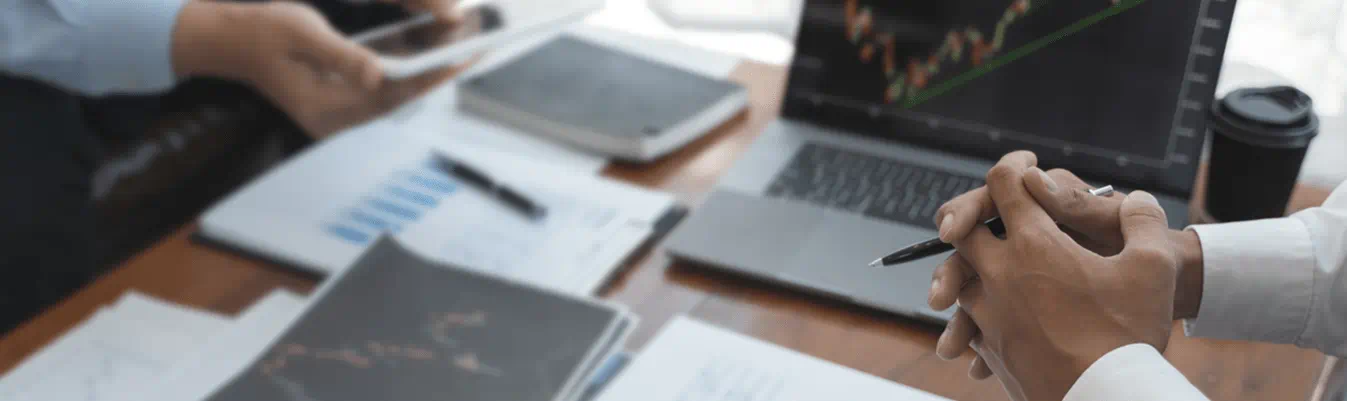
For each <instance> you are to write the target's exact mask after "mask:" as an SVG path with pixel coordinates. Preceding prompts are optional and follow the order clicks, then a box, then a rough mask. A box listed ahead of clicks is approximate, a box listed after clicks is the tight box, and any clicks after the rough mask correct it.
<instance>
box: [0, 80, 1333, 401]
mask: <svg viewBox="0 0 1347 401" xmlns="http://www.w3.org/2000/svg"><path fill="white" fill-rule="evenodd" d="M733 78H734V79H735V80H736V81H738V82H741V83H743V84H745V85H747V86H748V87H749V88H750V91H751V93H752V100H751V105H752V106H751V109H750V111H749V112H748V113H747V115H745V116H742V117H741V118H739V119H737V120H736V121H734V122H732V123H730V124H727V125H726V126H724V127H721V128H720V129H719V130H717V132H715V133H713V134H712V135H709V136H708V137H707V138H704V139H702V140H700V141H698V142H696V143H694V144H693V145H691V146H690V147H688V148H687V149H684V150H682V151H680V152H678V153H677V154H675V155H673V156H672V157H670V158H669V159H668V160H665V161H662V162H660V163H659V164H657V165H655V166H651V167H635V166H622V165H618V166H613V167H610V168H609V169H608V170H607V171H606V172H605V174H606V175H607V176H610V177H615V178H619V179H623V180H628V181H631V182H635V183H638V184H640V185H644V186H646V187H650V188H658V189H661V190H665V191H669V192H672V193H675V194H677V196H678V198H679V199H680V200H681V201H683V202H687V203H689V204H697V203H699V202H700V201H701V200H702V197H703V196H704V195H705V194H706V193H707V191H708V189H710V188H711V187H712V186H713V185H714V183H715V180H716V178H717V177H718V176H719V175H720V174H721V173H722V172H724V171H725V169H726V168H727V167H728V166H729V165H730V164H731V163H732V162H733V161H734V159H735V158H736V156H738V155H739V154H740V153H741V152H742V151H743V150H744V149H745V147H746V146H748V145H749V143H751V142H752V141H753V139H754V138H755V137H756V136H757V134H758V133H759V132H761V131H762V129H763V127H765V126H766V124H767V123H768V122H769V121H771V120H772V119H774V118H775V116H776V115H777V110H778V109H779V105H780V99H781V96H782V94H783V92H784V80H785V71H784V70H783V69H782V68H779V67H771V66H766V65H760V64H752V63H746V64H743V65H741V66H739V67H738V68H737V69H736V70H735V71H734V73H733ZM1327 193H1328V191H1325V190H1323V189H1315V188H1302V189H1298V190H1297V196H1296V199H1295V203H1296V206H1295V208H1297V209H1298V208H1303V207H1305V206H1308V205H1315V204H1318V203H1321V202H1322V201H1323V199H1324V198H1325V197H1326V196H1327ZM193 230H194V226H192V225H188V226H186V227H183V228H182V229H181V230H180V231H178V232H177V233H176V234H174V235H172V236H170V237H168V238H165V239H164V240H163V241H162V242H160V243H159V244H158V245H157V246H155V247H153V248H152V249H149V250H147V251H146V252H144V253H142V254H141V255H139V256H137V257H136V258H134V259H132V260H131V261H129V262H128V263H127V264H125V265H124V266H121V267H120V268H118V269H116V270H115V271H113V272H111V273H109V274H108V275H107V276H105V277H103V278H101V279H100V280H98V281H97V282H95V283H93V284H91V285H90V286H89V287H87V288H85V289H83V290H81V291H80V292H78V293H77V294H75V295H74V296H73V297H71V298H69V299H67V300H65V301H64V302H62V303H60V304H58V305H56V306H54V307H53V308H51V309H50V310H48V311H46V312H44V313H43V314H42V315H40V316H39V317H37V318H36V319H34V320H33V321H30V322H28V323H27V324H25V325H24V326H22V327H20V328H19V329H17V330H15V331H14V332H12V333H10V334H9V335H8V336H7V337H5V338H4V339H3V340H0V372H5V371H8V370H9V369H11V368H12V367H13V366H15V365H16V364H17V363H19V362H20V361H21V360H22V358H24V357H25V356H27V355H29V354H31V353H32V352H34V351H36V350H37V349H38V348H40V347H41V346H43V345H44V344H46V343H48V342H49V341H51V340H53V339H55V338H56V337H58V336H59V335H60V334H61V333H63V332H65V331H66V330H67V329H69V328H71V327H73V326H74V325H75V324H76V323H78V322H79V321H80V320H82V319H84V318H86V317H88V316H90V315H91V314H92V313H93V312H94V311H95V310H96V309H97V308H98V307H99V306H100V305H104V304H108V303H110V302H112V301H114V300H115V299H116V298H117V297H118V296H120V294H122V293H123V292H124V291H126V290H128V289H136V290H140V291H143V292H145V293H148V294H151V295H154V296H157V297H161V298H164V299H168V300H171V301H175V302H179V303H183V304H186V305H191V306H196V307H202V308H206V309H210V310H214V311H217V312H221V313H227V314H234V313H237V312H238V311H239V310H241V309H242V308H243V307H244V306H246V305H248V304H251V303H252V302H253V301H254V300H256V299H259V298H260V297H261V296H262V295H264V294H266V293H268V292H270V291H271V290H273V289H275V288H289V289H293V290H297V291H300V292H307V291H309V290H310V289H312V288H313V286H314V283H315V281H314V280H313V279H312V278H309V277H305V276H303V275H300V274H297V273H293V272H290V271H286V270H281V269H277V268H273V267H271V266H268V265H266V264H264V263H260V262H258V261H255V260H252V259H247V258H244V257H241V256H237V255H234V254H230V253H226V252H223V251H219V250H216V249H214V248H209V247H206V246H202V245H197V244H194V243H192V242H191V241H190V240H189V235H190V233H191V232H192V231H193ZM629 266H630V267H629V268H628V269H626V270H625V271H623V272H622V273H620V274H619V275H618V277H617V278H615V279H614V281H613V283H612V284H611V285H609V286H608V288H607V289H606V290H605V291H603V295H604V296H605V297H607V298H609V299H613V300H616V301H619V302H622V303H625V304H627V305H629V306H630V307H631V308H632V310H633V311H635V312H636V313H638V314H640V315H641V317H642V321H641V326H640V328H639V330H638V331H637V332H636V333H635V334H634V336H633V337H632V338H631V341H630V343H629V347H630V348H633V349H636V348H639V347H641V346H642V345H643V344H644V343H645V342H646V341H647V340H649V339H650V337H651V335H652V334H654V333H655V332H656V331H657V330H658V329H659V328H660V327H662V326H663V325H664V323H665V322H666V321H667V320H668V319H669V318H670V317H672V316H674V315H676V314H689V315H691V316H695V317H697V318H700V319H704V320H707V321H710V322H713V323H715V324H718V325H721V326H724V327H727V328H730V329H733V330H737V331H740V332H744V333H749V334H751V335H753V336H756V337H758V338H761V339H764V340H766V341H770V342H774V343H777V344H781V345H783V346H786V347H789V348H793V349H796V350H800V351H802V352H805V353H807V354H810V355H814V356H817V357H821V358H823V359H826V360H830V361H834V362H837V363H840V364H842V365H846V366H849V367H852V368H855V369H859V370H861V371H864V372H867V373H870V374H874V375H877V376H881V377H885V378H888V379H890V380H893V381H896V382H899V383H903V384H907V385H910V386H913V387H916V388H920V389H923V390H926V391H930V392H933V393H935V394H939V395H942V396H945V397H949V398H953V399H956V400H1003V399H1006V397H1005V395H1004V393H1003V392H1002V390H1001V387H1000V385H999V384H998V383H997V382H996V381H995V380H987V381H981V382H977V381H973V380H970V379H968V376H967V375H966V372H967V367H968V364H969V362H971V360H972V358H971V357H968V356H965V357H964V358H963V359H962V360H959V361H955V362H946V361H942V360H940V358H938V357H936V356H935V354H934V352H933V350H934V348H935V341H936V337H937V336H938V334H939V331H938V330H937V329H934V328H931V327H929V326H922V325H918V324H914V323H912V322H911V321H908V320H905V319H902V318H897V317H895V316H892V315H887V314H883V313H878V312H873V311H869V310H864V309H861V308H856V307H852V306H849V305H845V304H841V303H837V302H831V301H824V300H820V299H818V298H816V297H812V296H806V295H803V294H800V293H796V292H792V291H787V290H783V289H780V288H776V287H771V286H767V285H763V284H759V283H756V282H752V281H748V280H743V279H738V278H734V277H729V276H726V275H722V274H713V273H710V272H707V271H704V270H699V269H696V268H690V267H686V266H680V265H678V264H674V263H672V262H671V261H670V260H669V258H668V257H667V256H665V255H664V254H663V252H662V251H660V250H659V249H658V248H656V249H653V250H646V251H644V252H642V253H641V254H640V255H638V256H636V257H635V258H633V260H631V261H630V262H629ZM1179 333H1180V334H1179V335H1177V336H1175V337H1174V340H1173V342H1174V343H1173V344H1172V345H1171V346H1170V347H1169V350H1170V351H1169V354H1170V355H1169V358H1170V360H1172V361H1173V362H1174V363H1175V364H1176V365H1177V366H1178V367H1179V369H1181V370H1182V371H1183V372H1184V373H1185V374H1187V375H1188V378H1189V379H1190V380H1192V381H1193V382H1194V383H1197V385H1198V386H1199V387H1201V388H1202V389H1203V391H1205V392H1206V393H1207V394H1208V395H1209V396H1211V397H1212V398H1214V399H1217V400H1278V401H1282V400H1297V399H1300V400H1303V399H1306V397H1307V396H1308V394H1309V393H1310V390H1311V387H1312V382H1313V381H1314V378H1315V376H1316V374H1317V373H1318V372H1319V369H1320V366H1321V364H1322V356H1320V355H1319V354H1317V353H1314V352H1310V351H1304V350H1299V349H1296V348H1294V347H1290V346H1274V345H1255V344H1248V343H1238V342H1221V341H1205V340H1194V339H1187V338H1184V337H1182V334H1181V332H1179Z"/></svg>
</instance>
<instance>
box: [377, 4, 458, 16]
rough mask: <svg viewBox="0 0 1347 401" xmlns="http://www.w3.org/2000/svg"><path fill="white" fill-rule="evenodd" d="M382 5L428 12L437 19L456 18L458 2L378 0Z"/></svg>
mask: <svg viewBox="0 0 1347 401" xmlns="http://www.w3.org/2000/svg"><path fill="white" fill-rule="evenodd" d="M379 1H382V2H384V3H394V4H401V5H402V6H403V7H406V8H407V9H408V10H413V11H421V12H428V13H431V14H432V15H434V16H435V17H437V18H441V19H451V18H453V17H456V7H457V6H458V0H379Z"/></svg>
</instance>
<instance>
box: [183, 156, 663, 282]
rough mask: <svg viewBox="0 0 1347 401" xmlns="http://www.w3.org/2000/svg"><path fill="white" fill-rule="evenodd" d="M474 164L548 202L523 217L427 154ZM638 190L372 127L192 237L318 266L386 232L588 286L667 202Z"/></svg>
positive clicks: (344, 262) (429, 250)
mask: <svg viewBox="0 0 1347 401" xmlns="http://www.w3.org/2000/svg"><path fill="white" fill-rule="evenodd" d="M437 153H438V154H439V155H444V156H448V157H450V158H451V159H455V160H457V161H462V162H465V163H467V164H470V165H472V166H474V167H476V168H477V169H479V170H482V171H484V172H485V173H486V174H489V175H491V176H492V178H493V179H494V180H496V181H499V182H503V183H504V184H505V185H507V186H509V187H511V188H514V189H517V190H519V191H520V192H523V193H524V194H526V195H527V196H529V197H530V198H532V199H533V200H534V201H536V202H537V203H539V204H541V205H543V206H544V207H545V208H547V210H548V213H547V216H546V218H545V219H543V220H541V221H531V220H527V219H525V218H524V217H523V216H522V215H521V214H520V213H518V212H517V211H515V210H513V209H511V208H509V207H508V206H506V205H505V204H503V203H502V202H500V201H499V200H497V199H493V198H491V197H489V196H488V195H486V194H484V193H483V192H482V191H480V190H479V189H477V188H475V187H474V186H472V185H467V184H465V183H463V182H461V181H459V180H458V179H456V178H455V177H454V176H451V175H449V174H446V173H445V172H443V171H440V169H438V168H436V167H435V166H434V164H433V161H434V158H435V156H436V154H437ZM675 206H676V205H675V204H674V199H673V197H672V196H671V195H668V194H664V193H659V192H653V191H649V190H644V189H641V188H637V187H634V186H630V185H626V184H623V183H620V182H617V181H613V180H607V179H603V178H599V177H595V176H590V175H587V174H580V173H576V172H574V171H569V170H565V169H557V168H554V167H553V166H549V165H548V164H545V163H541V162H539V161H536V160H533V159H529V158H525V157H519V156H516V155H511V154H507V153H501V152H499V151H495V150H492V149H489V148H474V147H470V146H465V145H462V144H456V143H455V142H453V141H452V140H450V139H447V138H433V137H426V138H410V137H395V136H394V133H391V132H379V131H377V130H368V131H356V132H349V133H346V134H343V135H341V136H338V137H336V138H331V139H329V140H327V141H324V142H323V143H321V144H318V145H316V146H314V147H313V148H310V149H308V150H307V151H305V152H304V153H303V154H300V155H298V156H296V157H295V158H293V159H292V160H290V161H288V162H287V163H285V164H284V165H282V166H280V167H278V168H276V169H274V170H272V171H271V172H269V173H268V174H267V175H265V176H264V177H262V178H261V179H259V180H257V181H256V182H253V183H251V184H249V185H248V186H246V187H244V188H243V189H242V190H240V191H239V192H237V193H235V194H232V195H231V196H230V197H229V198H227V199H225V200H224V201H223V202H221V203H220V204H218V205H216V206H214V207H212V208H211V210H209V211H207V212H206V214H205V216H204V217H203V218H202V220H201V234H202V235H203V236H204V237H206V238H209V239H211V240H214V241H217V242H221V243H224V244H226V245H229V246H231V247H233V248H238V249H241V250H243V251H246V252H249V253H253V254H255V255H258V256H262V257H264V258H267V259H272V260H276V261H280V262H282V263H285V264H288V265H291V266H293V267H298V268H300V269H305V270H310V271H313V272H317V273H322V274H327V273H335V272H337V271H338V270H339V269H341V268H343V267H345V266H349V265H350V264H351V263H352V262H354V261H355V259H356V257H357V256H358V255H359V254H361V253H362V252H363V251H364V250H365V249H366V248H367V247H368V246H369V244H370V243H372V242H373V240H374V239H375V238H377V237H378V236H379V235H382V234H393V235H396V236H397V237H398V238H399V240H401V241H403V242H404V243H406V244H407V245H408V246H409V247H411V248H412V249H414V250H416V251H417V252H418V253H421V254H423V255H427V256H429V257H433V258H436V259H438V260H440V261H443V262H446V263H453V264H457V265H462V266H466V267H470V268H474V269H478V270H480V271H487V272H493V273H497V274H502V275H506V276H509V277H512V278H516V279H519V280H523V281H526V282H531V283H537V284H542V285H548V286H551V287H554V288H558V289H561V290H563V291H568V292H572V293H575V294H584V295H588V294H592V293H593V292H594V291H595V290H597V289H598V288H599V286H600V285H601V284H602V283H603V282H605V281H606V279H607V277H608V276H609V275H610V273H611V272H612V271H613V270H614V269H615V268H617V267H618V266H620V264H621V263H620V262H621V261H622V260H624V259H625V258H626V256H627V255H629V254H630V253H631V252H632V251H634V250H635V249H636V248H638V247H639V246H640V244H642V243H643V242H644V241H645V240H646V239H647V238H648V237H650V236H651V234H652V233H654V231H655V229H656V227H657V226H659V225H660V222H661V221H662V220H663V219H664V218H666V215H668V214H669V213H671V212H674V211H675V210H676V207H675Z"/></svg>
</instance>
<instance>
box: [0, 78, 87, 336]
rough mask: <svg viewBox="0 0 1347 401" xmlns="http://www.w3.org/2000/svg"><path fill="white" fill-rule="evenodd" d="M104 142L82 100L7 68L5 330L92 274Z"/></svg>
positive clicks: (2, 96) (2, 244)
mask: <svg viewBox="0 0 1347 401" xmlns="http://www.w3.org/2000/svg"><path fill="white" fill-rule="evenodd" d="M96 143H97V142H96V141H95V137H94V135H93V133H92V132H91V130H90V129H89V128H88V127H87V126H86V125H85V120H84V118H83V116H82V113H81V111H80V100H79V98H77V97H75V96H72V95H70V94H67V93H65V92H62V91H60V90H57V89H54V88H52V87H50V86H47V85H44V84H41V83H37V82H34V81H30V80H23V79H18V78H14V77H11V76H6V75H3V74H0V333H3V332H6V331H8V330H9V329H11V328H13V327H14V326H16V325H17V324H19V323H22V322H23V321H24V320H26V319H27V318H29V317H31V316H33V315H34V314H36V313H37V312H39V311H40V310H41V309H42V308H44V307H46V306H49V305H51V304H53V303H55V302H56V301H59V300H60V299H61V298H62V297H64V296H65V295H67V294H69V293H70V292H71V291H73V290H74V289H77V288H79V287H80V286H81V285H83V284H84V283H86V282H87V281H88V280H90V279H91V278H92V277H91V276H92V275H93V274H94V271H95V268H96V261H97V260H98V259H97V255H95V252H94V249H95V243H94V209H93V205H92V200H91V196H90V177H91V175H92V172H93V169H94V166H95V163H96V158H97V147H96Z"/></svg>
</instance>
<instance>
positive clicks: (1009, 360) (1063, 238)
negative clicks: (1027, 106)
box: [929, 151, 1201, 400]
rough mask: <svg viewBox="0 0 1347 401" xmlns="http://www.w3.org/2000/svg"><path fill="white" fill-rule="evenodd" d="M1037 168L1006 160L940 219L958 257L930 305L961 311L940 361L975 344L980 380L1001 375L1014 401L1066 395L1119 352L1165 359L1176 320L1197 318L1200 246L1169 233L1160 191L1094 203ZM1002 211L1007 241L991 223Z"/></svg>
mask: <svg viewBox="0 0 1347 401" xmlns="http://www.w3.org/2000/svg"><path fill="white" fill-rule="evenodd" d="M1036 164H1037V158H1036V156H1035V155H1034V154H1033V153H1030V152H1023V151H1021V152H1015V153H1011V154H1009V155H1006V156H1005V157H1004V158H1002V159H1001V160H1000V162H998V163H997V165H996V166H995V167H994V168H992V169H991V171H990V172H989V173H988V174H987V180H986V182H987V185H986V186H985V187H983V188H979V189H976V190H974V191H971V192H968V193H966V194H964V195H961V196H959V197H957V198H955V199H953V200H951V201H950V202H948V203H946V204H945V205H944V206H942V207H941V208H940V210H939V211H938V212H937V213H936V219H937V220H936V221H937V225H938V228H939V231H940V238H941V239H942V240H944V241H945V242H948V243H952V244H954V245H955V249H956V252H955V253H954V254H953V255H952V256H950V257H949V259H948V260H946V261H945V262H944V263H943V264H942V265H941V266H940V267H939V268H937V270H936V271H935V274H934V277H933V278H932V285H931V293H930V299H929V303H930V306H931V307H932V308H934V309H936V310H945V309H948V308H950V307H952V306H955V305H957V306H958V310H957V311H956V312H955V314H954V318H953V319H952V320H951V321H950V323H949V324H948V325H947V326H946V329H945V332H944V333H943V334H941V336H940V340H939V342H938V343H937V345H936V353H937V354H938V355H939V356H940V357H941V358H944V359H953V358H955V357H958V356H959V355H961V354H962V353H963V352H964V350H965V349H967V348H969V347H970V346H971V348H972V349H973V350H974V351H975V352H976V353H977V356H976V358H975V359H974V361H973V365H972V366H971V367H970V371H969V374H970V376H972V377H974V378H976V379H983V378H986V377H989V376H991V375H995V376H996V377H997V379H998V380H1000V382H1001V384H1002V386H1003V387H1004V388H1005V390H1006V392H1007V393H1008V394H1009V395H1010V396H1011V398H1012V399H1015V400H1061V399H1062V398H1063V397H1064V396H1065V395H1066V393H1067V391H1069V390H1070V388H1071V386H1072V385H1073V384H1074V383H1075V382H1076V380H1077V379H1078V378H1079V377H1080V376H1081V374H1083V373H1084V372H1085V370H1086V369H1087V368H1088V367H1089V366H1090V365H1091V364H1093V363H1094V361H1096V360H1098V359H1099V358H1100V357H1102V356H1104V355H1105V354H1107V353H1108V352H1110V351H1112V350H1114V349H1117V348H1119V347H1122V346H1125V345H1130V344H1137V343H1144V344H1149V345H1150V346H1153V347H1155V348H1156V349H1157V350H1159V351H1160V352H1164V350H1165V348H1166V346H1167V345H1168V342H1169V335H1170V332H1171V329H1172V325H1173V321H1174V320H1175V319H1176V318H1186V317H1191V316H1193V315H1195V313H1196V305H1197V301H1196V300H1197V299H1199V298H1200V291H1201V284H1200V274H1197V275H1196V279H1194V278H1193V276H1194V274H1193V271H1192V270H1194V269H1193V268H1192V265H1194V264H1197V265H1200V246H1199V244H1198V242H1197V237H1196V235H1195V234H1193V233H1191V232H1184V231H1174V230H1170V229H1169V228H1168V224H1167V220H1166V216H1165V212H1164V210H1163V209H1162V208H1161V207H1160V206H1159V204H1158V202H1157V201H1156V199H1155V197H1154V196H1152V195H1150V194H1147V193H1145V192H1141V191H1137V192H1132V193H1131V194H1128V195H1123V194H1113V195H1111V196H1107V197H1105V196H1092V195H1090V194H1089V193H1088V192H1087V190H1088V189H1089V186H1088V185H1087V184H1086V183H1084V182H1083V181H1082V180H1080V179H1079V178H1077V177H1076V176H1075V175H1072V174H1071V173H1070V172H1067V171H1064V170H1054V171H1051V172H1045V171H1043V170H1041V169H1039V168H1038V167H1036ZM995 216H1000V217H1001V219H1002V220H1003V222H1004V223H1005V226H1006V234H1005V236H1004V238H998V237H997V236H995V235H994V234H992V233H991V231H990V230H989V229H987V228H986V226H984V225H982V224H980V223H981V222H983V221H985V220H987V219H990V218H992V217H995ZM1185 269H1188V270H1189V271H1185ZM1196 269H1200V267H1197V268H1196ZM1198 273H1200V272H1198ZM1194 287H1195V288H1194ZM1194 292H1196V294H1194ZM1176 301H1177V302H1176Z"/></svg>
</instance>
